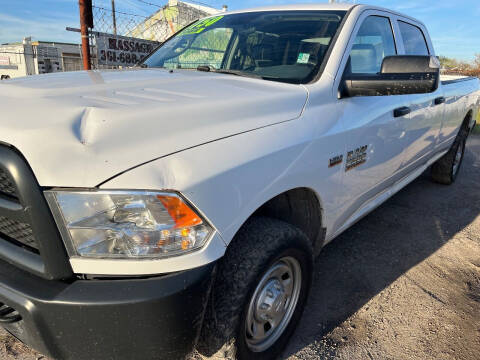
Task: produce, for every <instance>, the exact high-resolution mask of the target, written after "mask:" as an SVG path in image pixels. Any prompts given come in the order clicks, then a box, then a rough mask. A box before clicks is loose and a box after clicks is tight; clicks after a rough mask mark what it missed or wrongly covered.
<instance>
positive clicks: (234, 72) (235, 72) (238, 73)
mask: <svg viewBox="0 0 480 360" xmlns="http://www.w3.org/2000/svg"><path fill="white" fill-rule="evenodd" d="M197 70H198V71H204V72H214V73H219V74H230V75H235V76H243V77H251V78H255V79H263V77H262V76H260V75H256V74H252V73H246V72H243V71H240V70H228V69H215V68H214V67H213V66H210V65H200V66H198V67H197Z"/></svg>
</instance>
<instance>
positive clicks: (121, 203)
mask: <svg viewBox="0 0 480 360" xmlns="http://www.w3.org/2000/svg"><path fill="white" fill-rule="evenodd" d="M45 196H46V198H47V201H48V204H49V206H50V208H51V210H52V212H53V214H54V217H55V220H56V222H57V224H58V226H59V227H60V232H61V233H62V237H63V239H64V242H65V245H66V247H67V251H68V254H69V255H70V256H71V257H72V256H81V257H90V258H137V259H138V258H147V259H152V258H162V257H171V256H178V255H182V254H185V253H187V252H191V251H195V250H198V249H199V248H201V247H202V246H203V245H205V243H206V241H207V240H208V238H209V237H210V235H211V233H212V232H213V229H212V227H211V226H210V225H209V224H207V223H206V221H205V220H204V219H203V218H202V217H201V216H200V215H199V214H197V213H196V212H195V211H194V210H193V209H192V208H191V207H190V206H189V205H188V204H187V203H186V202H185V200H184V199H183V198H182V197H181V196H180V195H178V194H176V193H170V192H148V191H78V192H77V191H53V190H52V191H46V192H45Z"/></svg>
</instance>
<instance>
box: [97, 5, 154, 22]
mask: <svg viewBox="0 0 480 360" xmlns="http://www.w3.org/2000/svg"><path fill="white" fill-rule="evenodd" d="M92 7H93V8H95V9H99V10H103V11H110V12H112V10H110V9H106V8H103V7H101V6H95V5H93V6H92ZM115 12H116V13H117V14H122V15H128V16H137V17H141V18H144V19H147V18H148V16H143V15H137V14H129V13H126V12H122V11H118V10H115Z"/></svg>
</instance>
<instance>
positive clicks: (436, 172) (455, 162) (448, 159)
mask: <svg viewBox="0 0 480 360" xmlns="http://www.w3.org/2000/svg"><path fill="white" fill-rule="evenodd" d="M467 136H468V132H467V131H465V130H464V129H461V130H460V133H459V134H458V135H457V138H456V139H455V142H454V143H453V145H452V147H451V148H450V150H449V151H448V153H446V154H445V155H444V156H443V157H442V158H441V159H439V160H438V161H437V162H436V163H434V164H433V165H432V179H433V181H435V182H438V183H440V184H445V185H450V184H452V183H453V182H454V181H455V179H456V178H457V175H458V173H459V171H460V167H461V165H462V162H463V157H464V155H465V145H466V142H467Z"/></svg>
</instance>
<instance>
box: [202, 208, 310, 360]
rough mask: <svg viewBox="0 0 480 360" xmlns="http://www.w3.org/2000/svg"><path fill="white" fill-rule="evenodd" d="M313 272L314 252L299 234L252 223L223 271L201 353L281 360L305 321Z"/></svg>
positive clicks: (275, 223)
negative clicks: (288, 344) (303, 319)
mask: <svg viewBox="0 0 480 360" xmlns="http://www.w3.org/2000/svg"><path fill="white" fill-rule="evenodd" d="M312 271H313V250H312V246H311V243H310V241H309V240H308V238H307V237H306V236H305V235H304V234H303V233H302V232H301V231H300V230H299V229H297V228H296V227H294V226H292V225H290V224H287V223H285V222H282V221H279V220H275V219H271V218H262V217H258V218H254V219H251V220H249V221H248V223H246V224H245V225H244V226H243V227H242V229H241V230H240V231H239V233H238V234H237V236H236V237H235V239H234V240H233V242H232V243H231V244H230V246H229V247H228V249H227V253H226V254H225V257H224V258H223V259H222V260H221V261H220V263H219V265H218V271H217V277H216V279H215V284H214V287H213V289H212V296H211V299H210V302H209V305H208V307H207V312H206V315H205V319H204V325H203V329H202V335H201V338H200V342H199V346H198V350H199V351H200V353H201V354H202V355H206V356H212V355H215V356H218V357H221V358H230V359H240V360H243V359H275V358H277V357H278V356H279V355H280V353H281V352H282V350H283V349H284V347H285V346H286V344H287V342H288V339H289V338H290V336H291V334H292V333H293V331H294V330H295V327H296V326H297V324H298V322H299V321H300V317H301V315H302V312H303V309H304V306H305V302H306V299H307V296H308V292H309V289H310V285H311V278H312V277H311V275H312Z"/></svg>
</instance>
